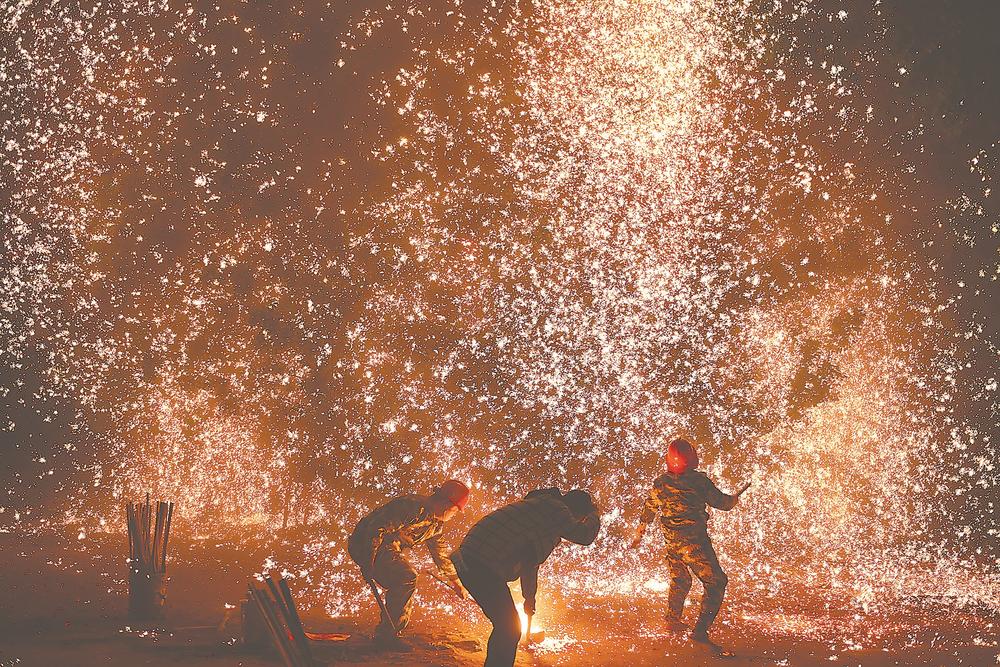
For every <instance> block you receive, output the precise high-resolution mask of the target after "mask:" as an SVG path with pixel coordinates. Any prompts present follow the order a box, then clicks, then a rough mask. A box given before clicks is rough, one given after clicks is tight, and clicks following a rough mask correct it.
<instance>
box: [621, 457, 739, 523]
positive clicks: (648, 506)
mask: <svg viewBox="0 0 1000 667" xmlns="http://www.w3.org/2000/svg"><path fill="white" fill-rule="evenodd" d="M736 501H737V496H731V495H729V494H728V493H723V492H722V491H720V490H719V489H718V487H716V486H715V484H713V483H712V480H710V479H709V478H708V476H707V475H706V474H705V473H703V472H701V471H700V470H690V471H688V472H685V473H683V474H681V475H675V474H673V473H669V472H668V473H664V474H662V475H660V476H659V477H657V478H656V479H655V480H654V481H653V488H652V489H651V490H650V492H649V496H648V497H647V498H646V502H645V504H644V505H643V507H642V516H640V517H639V523H640V524H641V526H642V527H645V526H646V525H647V524H649V522H651V521H652V520H653V519H654V518H655V517H656V515H657V514H659V515H660V525H661V526H662V527H663V529H664V530H668V531H679V530H680V531H683V530H693V529H697V528H702V529H704V528H705V527H706V526H707V525H708V510H707V509H706V505H708V506H711V507H715V508H717V509H720V510H731V509H733V507H735V506H736Z"/></svg>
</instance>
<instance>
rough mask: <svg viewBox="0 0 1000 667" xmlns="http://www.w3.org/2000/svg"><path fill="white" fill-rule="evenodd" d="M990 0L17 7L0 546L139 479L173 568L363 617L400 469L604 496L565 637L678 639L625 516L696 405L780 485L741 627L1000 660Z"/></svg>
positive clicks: (557, 576)
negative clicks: (362, 531) (261, 584)
mask: <svg viewBox="0 0 1000 667" xmlns="http://www.w3.org/2000/svg"><path fill="white" fill-rule="evenodd" d="M973 4H975V3H973ZM981 5H982V6H981V7H979V8H978V9H975V8H973V7H971V6H969V7H961V8H951V9H948V10H944V9H942V8H940V7H938V6H937V5H936V3H928V2H919V3H915V4H914V5H913V6H910V4H907V3H898V2H897V3H884V2H871V3H857V2H855V3H849V2H832V1H831V2H826V1H819V0H815V1H811V0H776V1H775V2H772V3H752V2H748V1H740V2H731V1H725V2H724V1H722V0H717V1H713V0H628V1H625V0H567V1H565V2H562V1H559V2H556V1H552V2H535V3H506V2H496V3H492V2H459V1H458V0H456V1H455V2H448V3H402V2H397V1H395V0H386V2H383V3H380V4H379V3H367V2H355V1H353V0H352V1H349V2H339V3H338V2H335V3H328V4H322V3H305V4H302V3H298V4H296V3H292V4H287V5H281V6H271V4H270V3H232V2H223V3H219V4H215V5H203V4H200V3H185V2H174V1H167V0H157V1H155V2H132V1H127V2H124V3H115V4H114V5H106V4H99V3H98V4H93V3H84V4H79V3H53V2H29V1H20V2H14V3H9V4H8V5H7V6H6V7H5V8H4V10H3V12H2V21H3V26H2V30H3V36H4V39H3V47H2V48H0V86H2V88H0V90H2V92H0V111H2V113H0V143H2V145H3V152H2V153H0V173H2V174H3V178H2V182H3V187H2V190H3V193H4V205H3V206H2V207H0V216H2V232H0V233H2V239H3V249H2V251H0V252H2V261H0V287H2V290H0V299H2V314H0V377H2V382H0V400H2V410H0V433H3V436H2V445H0V446H2V447H3V449H2V455H3V460H4V467H3V470H4V472H3V475H4V477H3V482H4V483H3V486H2V487H0V491H2V493H0V531H2V532H3V535H0V537H3V538H4V539H5V540H7V541H9V542H10V545H11V548H10V550H8V551H5V552H4V553H5V554H8V553H9V554H13V553H17V552H18V551H19V550H24V549H27V548H28V547H27V545H28V544H31V543H33V541H34V540H37V539H41V538H40V537H39V536H40V535H43V534H46V533H47V532H52V533H56V534H58V535H66V536H70V537H72V538H73V540H72V541H70V542H67V543H66V544H67V545H68V546H65V547H64V548H65V549H66V550H68V551H67V552H66V553H58V554H49V556H48V557H49V558H51V559H52V561H51V562H52V563H53V564H52V565H51V567H52V568H53V569H54V570H58V571H63V570H67V571H68V569H69V568H68V566H65V567H64V566H63V565H61V563H63V562H69V561H70V560H73V557H71V556H70V555H69V553H70V551H72V550H76V551H77V552H80V553H90V554H92V555H94V554H98V553H102V554H103V553H109V554H110V553H111V551H112V549H118V547H111V546H109V545H110V544H111V542H110V540H111V537H110V535H116V536H117V535H119V534H124V530H125V528H124V518H123V517H124V509H123V508H124V507H125V504H126V503H127V502H130V501H139V500H140V498H145V497H146V494H147V493H148V494H150V496H151V497H152V498H153V499H154V500H155V499H163V500H169V501H172V502H174V503H175V506H176V514H175V515H174V517H173V528H172V532H171V545H174V544H175V543H176V544H178V546H177V549H178V550H179V551H178V553H177V556H176V557H177V558H178V559H181V560H182V561H183V559H184V558H188V559H190V562H189V564H194V563H196V562H200V561H201V560H203V559H208V558H212V559H215V560H213V561H212V562H218V563H229V562H230V560H227V559H231V562H236V561H240V562H243V561H241V560H240V559H243V558H245V557H246V556H247V554H253V555H254V557H255V558H256V557H257V556H259V558H257V560H256V561H255V562H253V563H252V564H251V565H252V571H253V572H258V573H272V572H274V573H284V574H285V576H286V577H287V578H288V580H289V581H290V582H292V586H293V588H294V590H295V592H296V596H297V597H298V599H299V604H300V606H301V607H303V609H305V610H307V611H308V612H309V613H316V614H321V615H322V616H323V618H325V619H327V620H329V619H334V620H335V619H343V618H360V617H365V616H364V615H365V614H370V613H371V610H372V606H373V602H372V599H371V594H370V592H369V590H368V589H367V588H366V587H365V586H364V585H363V582H362V583H359V582H360V578H359V577H358V573H357V568H356V567H355V565H354V563H353V562H352V561H351V559H350V558H349V557H348V555H347V553H346V550H345V549H346V543H347V538H348V536H349V535H350V533H351V530H352V529H353V527H354V526H355V524H356V523H357V521H358V520H359V519H360V518H361V517H362V516H364V515H365V514H367V513H368V512H369V511H371V510H372V509H374V508H375V507H377V506H379V505H381V504H384V503H385V502H386V501H388V500H389V499H390V498H391V497H393V496H396V495H398V494H401V493H424V494H426V493H430V491H431V490H432V489H433V488H434V487H435V486H437V485H438V484H440V483H441V482H442V481H444V480H446V479H450V478H454V479H458V480H462V481H464V482H466V483H467V484H468V485H469V486H470V487H471V488H472V496H471V500H470V504H469V506H468V508H467V510H466V511H465V513H464V514H463V515H462V517H461V518H459V519H457V520H455V522H454V525H451V524H450V525H449V529H448V531H449V532H447V533H446V534H445V539H446V541H448V542H449V544H451V545H453V546H455V545H457V544H458V543H459V542H460V541H461V537H462V536H463V535H464V534H465V531H466V530H467V529H468V528H469V526H470V525H471V524H472V523H473V522H474V521H475V520H476V519H478V518H479V517H481V516H483V515H484V514H486V513H488V512H490V511H492V510H494V509H496V508H498V507H500V506H502V505H504V504H506V503H509V502H513V501H515V500H518V499H520V498H521V497H523V496H524V494H525V493H527V492H528V491H530V490H532V489H535V488H538V487H547V486H558V487H560V488H562V489H564V490H566V489H570V488H574V487H581V488H586V489H589V490H590V492H591V493H592V494H593V496H594V499H595V500H596V502H597V505H598V506H599V508H600V512H601V519H602V530H601V534H600V536H599V537H598V539H597V542H596V543H595V545H594V546H592V547H589V548H584V547H577V546H565V545H564V546H562V547H560V548H559V549H558V550H557V551H556V552H555V555H554V556H553V557H552V559H550V561H549V562H548V563H547V564H546V565H545V566H544V567H543V569H542V573H541V578H540V579H541V589H540V590H541V592H540V594H539V615H538V616H537V617H536V618H535V619H534V625H533V630H542V629H544V630H545V638H544V640H543V641H541V642H540V643H538V644H537V646H535V647H534V649H533V650H534V652H535V654H536V659H538V660H542V661H544V660H548V659H550V658H546V657H545V656H546V655H548V656H550V657H551V656H563V657H562V658H561V659H562V660H570V661H572V660H576V662H570V663H567V664H586V663H587V658H586V656H588V655H590V656H591V658H590V659H592V660H598V658H595V657H594V656H596V655H598V653H597V651H598V650H599V649H598V648H595V647H596V646H597V643H599V642H617V643H618V644H620V646H621V647H627V646H631V645H636V644H637V642H638V643H639V644H641V645H645V644H648V643H650V642H653V643H656V642H661V641H665V640H662V637H663V636H664V635H663V633H662V628H660V627H659V625H657V624H658V623H660V620H661V618H662V614H663V611H664V608H665V599H666V591H667V588H668V583H669V574H668V572H667V571H666V568H665V566H664V564H663V559H662V551H663V545H662V539H661V538H660V537H659V535H655V536H653V535H649V536H647V538H646V540H645V541H644V542H643V545H642V546H641V547H640V548H639V550H638V551H630V550H628V549H627V548H626V545H627V544H628V541H629V539H630V537H631V534H632V531H633V530H634V528H635V525H636V523H637V522H638V517H639V512H640V511H641V508H642V502H643V499H644V498H645V495H646V493H647V492H648V490H649V487H650V484H651V483H652V480H653V479H654V478H655V477H656V476H657V475H658V474H660V472H662V457H663V452H664V451H665V448H666V446H667V443H668V442H669V441H670V440H671V439H672V438H673V437H675V436H676V435H678V434H681V433H683V434H687V435H688V436H689V437H690V438H691V439H692V440H693V441H695V442H697V443H698V446H699V451H700V454H701V459H702V462H703V464H704V465H703V469H704V470H705V471H706V472H707V473H708V474H709V475H710V477H712V478H713V479H714V480H715V481H716V482H717V483H718V485H719V486H720V488H722V489H723V490H725V491H735V490H736V489H737V488H739V487H740V486H741V484H742V483H743V482H745V481H751V482H752V486H751V488H750V490H749V491H748V492H747V493H746V494H745V496H744V497H743V499H742V500H741V503H740V506H739V508H738V509H737V510H735V511H733V512H729V513H725V514H724V513H721V512H720V513H716V515H714V516H713V517H712V520H711V522H710V524H709V531H710V533H711V534H712V539H713V541H714V543H715V545H716V548H717V550H718V551H719V554H720V560H721V563H722V566H723V568H724V569H725V570H726V572H727V573H728V575H729V580H730V581H729V588H728V593H727V601H726V604H725V606H724V607H723V611H722V615H721V616H720V623H721V624H722V625H721V626H720V632H730V633H734V634H739V635H741V636H746V637H768V636H772V635H773V636H774V637H781V638H784V639H782V641H785V640H788V638H793V639H801V640H802V641H816V642H823V643H825V645H826V646H828V647H831V650H834V649H835V650H836V651H838V653H837V655H840V656H844V655H848V654H849V653H850V651H860V650H867V649H871V650H873V651H876V652H877V651H878V650H880V649H881V648H882V647H883V646H888V645H892V646H904V647H923V646H931V647H933V650H940V651H942V653H941V655H950V654H951V650H952V648H953V647H954V646H956V645H957V644H956V642H959V641H965V642H966V644H964V645H966V646H977V647H981V648H982V649H983V650H984V651H987V652H988V654H989V655H990V656H996V651H997V649H996V646H997V641H996V625H995V623H996V618H997V613H998V612H1000V552H998V548H997V545H998V522H997V517H998V516H1000V513H998V511H997V503H998V501H1000V496H998V488H1000V485H998V481H1000V475H998V470H997V454H996V446H997V438H998V429H997V424H998V423H1000V420H998V411H997V407H998V382H1000V351H998V345H1000V338H998V336H997V325H996V313H997V304H998V300H997V290H996V284H997V277H998V275H1000V259H998V248H1000V243H998V229H1000V209H998V207H997V204H996V200H997V198H996V194H995V193H994V192H993V188H994V187H995V186H994V180H995V179H996V176H997V165H998V159H1000V151H998V147H997V143H996V142H997V141H998V140H1000V121H998V116H997V114H996V108H997V105H998V104H1000V84H998V83H997V78H996V74H995V71H994V70H995V64H996V62H998V61H997V58H998V57H1000V54H998V52H997V49H998V47H997V45H996V39H995V35H994V32H995V30H994V26H996V24H997V23H996V21H997V19H998V14H997V8H995V7H993V6H992V4H991V3H981ZM977 7H978V5H977ZM654 532H655V531H654ZM101 536H105V537H101ZM184 545H187V546H184ZM174 548H175V547H174V546H171V549H174ZM184 549H187V551H184ZM105 550H107V551H105ZM209 553H211V554H214V555H212V556H209V555H208V554H209ZM184 554H187V555H184ZM126 556H127V554H126ZM12 558H13V556H12ZM63 559H65V561H64V560H63ZM99 562H100V563H101V565H100V567H102V568H104V569H103V570H102V571H100V572H98V571H88V576H93V577H97V576H98V575H100V576H101V577H103V579H102V581H104V583H106V584H108V585H107V586H103V588H104V589H107V591H109V592H114V593H115V594H116V595H119V594H121V593H122V591H123V590H124V589H123V588H122V586H123V583H122V582H123V581H124V579H126V578H127V568H125V566H124V564H123V561H122V562H119V561H118V560H115V559H113V558H111V557H110V556H108V557H106V558H105V557H102V558H101V559H100V560H99ZM206 562H207V561H206ZM122 568H125V569H122ZM171 571H173V570H171ZM182 571H183V570H182ZM179 576H180V575H177V574H175V575H173V578H174V579H175V580H177V579H178V577H179ZM245 583H246V582H245V581H243V583H242V586H243V589H245ZM172 585H173V584H172ZM177 585H181V584H179V583H178V584H177ZM434 586H435V584H434V583H433V582H430V583H423V579H421V583H420V584H418V596H419V599H420V602H419V606H420V608H421V609H422V610H423V611H422V612H420V613H425V614H428V618H441V619H445V620H442V621H441V622H442V623H448V624H452V625H454V626H455V627H459V626H460V627H461V628H466V629H468V628H477V627H480V626H478V625H477V624H481V623H482V616H481V614H480V612H479V610H478V608H476V607H475V605H459V604H457V603H456V602H455V600H448V599H447V598H445V597H443V596H438V595H437V593H440V591H437V592H436V593H431V592H429V591H427V590H426V589H427V587H431V588H432V587H434ZM243 589H239V590H243ZM695 589H696V595H695V599H696V600H697V589H698V587H697V586H696V587H695ZM239 590H237V593H236V594H234V596H233V597H228V598H226V599H225V600H223V599H221V598H220V599H219V600H211V601H206V603H205V607H206V608H207V607H209V606H211V607H212V608H213V609H215V608H218V609H221V608H222V607H221V605H222V604H223V603H224V602H225V603H227V604H234V603H235V601H236V599H237V597H236V596H238V595H239V594H240V593H239ZM206 594H207V593H206ZM515 600H516V601H517V602H518V603H520V601H521V600H520V598H519V597H518V596H517V595H516V594H515ZM547 600H552V601H551V602H546V601H547ZM56 604H58V601H53V605H56ZM122 604H123V607H124V603H122ZM546 604H548V605H549V606H546ZM909 605H913V608H914V609H915V608H920V609H923V610H928V609H931V610H942V611H941V614H940V615H939V616H937V615H935V613H936V612H928V614H929V615H927V616H921V615H913V616H912V617H911V618H909V619H908V620H906V621H905V622H904V621H903V620H901V619H900V618H899V614H900V613H901V611H900V610H902V609H910V606H909ZM595 609H599V610H606V611H608V613H613V614H615V615H616V616H615V617H616V618H618V619H619V620H618V621H616V625H615V626H614V633H611V634H608V633H605V634H604V635H602V636H601V637H600V638H599V637H598V636H597V635H594V636H592V637H591V636H589V635H588V632H589V631H584V630H582V629H581V627H582V626H580V622H579V621H578V619H579V618H581V616H580V615H581V614H585V615H586V616H587V617H588V618H591V617H593V618H592V621H591V623H592V625H591V626H588V627H592V628H599V627H602V625H601V621H600V620H599V619H600V616H599V615H597V616H595V615H594V614H595V613H596V612H595V611H594V610H595ZM640 609H642V610H644V612H643V614H644V615H639V614H638V611H637V610H640ZM584 610H586V611H584ZM943 610H952V611H953V612H954V614H956V615H955V616H954V617H953V618H954V619H960V620H956V621H954V623H955V624H957V626H960V627H961V628H963V629H968V632H969V637H967V638H966V639H964V640H958V639H954V640H947V641H945V640H940V641H938V640H935V641H937V643H934V642H931V640H930V639H927V637H930V636H931V634H933V632H932V631H934V630H935V629H937V628H940V627H943V626H944V625H949V624H952V621H949V620H947V619H948V618H949V616H948V614H947V613H945V612H944V611H943ZM688 613H691V612H690V611H689V612H688ZM949 613H950V612H949ZM522 614H523V610H522ZM15 617H16V614H15ZM365 618H367V617H365ZM915 619H916V620H915ZM216 622H217V621H216ZM727 626H728V627H727ZM609 627H610V626H609ZM951 627H956V626H955V625H949V628H951ZM522 628H523V629H526V618H525V617H524V616H523V615H522ZM480 630H481V628H480ZM480 630H475V631H473V630H469V632H473V633H474V632H480ZM480 634H482V633H481V632H480ZM970 637H973V639H970ZM616 638H617V639H616ZM642 638H645V639H642ZM748 641H749V640H748ZM789 641H791V640H789ZM928 642H930V643H929V644H928ZM942 642H943V644H944V645H942ZM792 643H794V642H792ZM588 651H592V652H591V653H588ZM845 652H847V653H845ZM625 653H628V650H627V648H622V652H620V653H619V655H624V654H625ZM613 654H614V652H613V651H612V652H611V653H608V654H607V655H608V657H607V663H594V664H617V663H615V662H614V659H613ZM986 654H987V653H983V655H986ZM600 655H604V654H600ZM636 655H638V654H636ZM5 657H6V656H4V655H3V654H2V653H0V662H2V661H3V659H4V658H5ZM481 659H482V656H481V655H479V656H478V658H476V660H480V661H481ZM551 659H552V660H554V661H555V662H550V663H547V662H540V663H538V664H559V663H558V660H557V658H551ZM604 659H605V658H600V660H604ZM615 659H617V658H615ZM824 659H825V658H824ZM636 660H637V661H638V662H633V663H632V664H646V663H644V662H642V660H645V658H636ZM650 660H652V658H650ZM471 664H475V660H473V663H471ZM519 664H520V663H519ZM649 664H656V663H653V662H651V663H649ZM778 664H780V663H778ZM788 664H799V663H797V662H795V659H794V658H792V662H791V663H788ZM802 664H805V663H802ZM901 664H902V663H901ZM970 664H971V663H970Z"/></svg>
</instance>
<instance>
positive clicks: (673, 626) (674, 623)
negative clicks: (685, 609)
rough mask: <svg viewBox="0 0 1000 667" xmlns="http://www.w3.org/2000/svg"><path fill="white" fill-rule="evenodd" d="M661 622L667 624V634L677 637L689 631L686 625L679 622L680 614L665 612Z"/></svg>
mask: <svg viewBox="0 0 1000 667" xmlns="http://www.w3.org/2000/svg"><path fill="white" fill-rule="evenodd" d="M663 620H664V621H666V622H667V632H669V633H671V634H675V635H679V634H683V633H685V632H687V631H688V630H690V629H691V627H690V626H689V625H688V624H687V623H685V622H684V621H682V620H681V617H680V614H674V613H673V612H667V613H666V614H664V615H663Z"/></svg>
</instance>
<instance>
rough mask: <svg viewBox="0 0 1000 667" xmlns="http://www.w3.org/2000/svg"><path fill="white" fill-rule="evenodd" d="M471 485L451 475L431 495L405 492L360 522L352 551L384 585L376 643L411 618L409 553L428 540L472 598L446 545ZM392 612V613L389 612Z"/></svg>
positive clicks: (441, 566) (451, 578) (413, 582)
mask: <svg viewBox="0 0 1000 667" xmlns="http://www.w3.org/2000/svg"><path fill="white" fill-rule="evenodd" d="M468 502H469V487H467V486H466V485H465V484H463V483H462V482H460V481H458V480H454V479H450V480H448V481H447V482H445V483H444V484H442V485H441V486H439V487H438V488H436V489H435V490H434V492H433V493H432V494H431V495H429V496H421V495H415V494H414V495H405V496H400V497H398V498H395V499H393V500H391V501H389V502H388V503H387V504H385V505H383V506H382V507H379V508H378V509H376V510H374V511H373V512H371V513H370V514H368V515H367V516H366V517H364V518H363V519H361V521H359V522H358V525H357V526H356V527H355V528H354V532H353V533H352V534H351V537H350V539H349V540H348V543H347V552H348V553H349V554H350V556H351V558H352V559H354V562H355V563H357V564H358V567H360V568H361V574H362V575H363V576H364V577H365V579H366V580H367V581H369V582H371V581H374V582H376V583H378V584H379V585H380V586H382V588H384V589H385V610H383V611H382V613H381V617H382V619H381V622H380V623H379V625H378V627H377V628H376V629H375V639H376V641H392V640H394V639H396V638H398V636H399V634H400V633H401V632H402V631H403V630H404V629H405V628H406V625H407V623H408V622H409V620H410V611H411V608H412V600H413V593H414V591H416V586H417V571H416V570H415V569H414V568H413V566H412V565H411V564H410V562H409V561H408V560H407V559H406V556H405V555H404V552H405V551H406V550H408V549H412V548H413V547H415V546H417V545H419V544H423V545H426V546H427V550H428V551H429V552H430V555H431V559H432V560H433V561H434V564H435V565H436V566H437V568H438V570H439V571H440V572H441V575H442V576H443V578H444V579H445V580H446V581H447V582H448V583H449V585H450V586H451V587H452V589H453V590H454V591H455V592H456V593H457V594H459V595H460V596H462V597H463V598H465V597H467V593H466V592H465V588H464V587H463V586H462V584H461V582H460V581H459V579H458V574H457V573H456V572H455V566H454V565H452V562H451V560H450V559H449V558H448V554H447V549H446V547H445V546H444V545H443V544H442V543H441V534H442V532H443V530H444V524H445V523H447V522H448V521H449V520H450V519H452V518H454V516H455V515H456V514H457V513H458V512H460V511H461V510H463V509H464V508H465V505H466V503H468ZM386 612H388V617H387V616H386Z"/></svg>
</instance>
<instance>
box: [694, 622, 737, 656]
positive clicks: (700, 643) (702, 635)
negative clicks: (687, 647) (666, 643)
mask: <svg viewBox="0 0 1000 667" xmlns="http://www.w3.org/2000/svg"><path fill="white" fill-rule="evenodd" d="M691 641H692V642H693V643H694V645H695V646H697V647H699V648H701V649H703V650H705V651H708V652H709V653H711V654H712V655H714V656H717V657H719V658H732V657H733V656H734V655H735V654H734V653H733V652H731V651H727V650H726V649H724V648H722V647H721V646H719V645H718V644H716V643H715V642H713V641H712V640H711V639H709V638H708V631H707V630H704V629H702V628H699V627H697V626H695V629H694V630H693V631H692V632H691Z"/></svg>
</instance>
